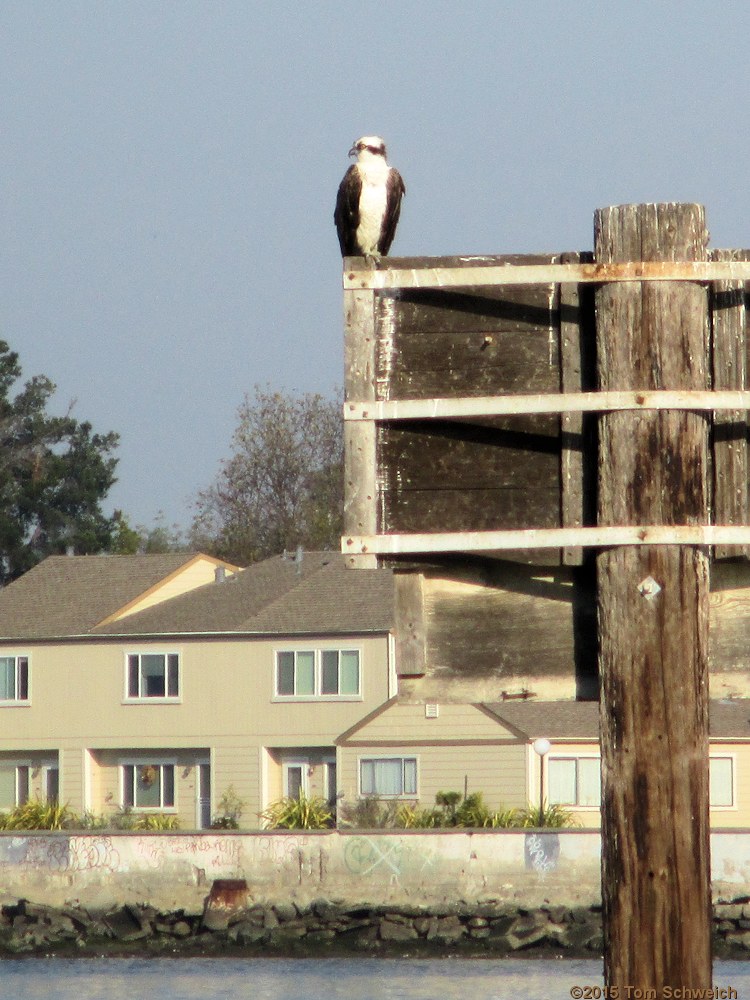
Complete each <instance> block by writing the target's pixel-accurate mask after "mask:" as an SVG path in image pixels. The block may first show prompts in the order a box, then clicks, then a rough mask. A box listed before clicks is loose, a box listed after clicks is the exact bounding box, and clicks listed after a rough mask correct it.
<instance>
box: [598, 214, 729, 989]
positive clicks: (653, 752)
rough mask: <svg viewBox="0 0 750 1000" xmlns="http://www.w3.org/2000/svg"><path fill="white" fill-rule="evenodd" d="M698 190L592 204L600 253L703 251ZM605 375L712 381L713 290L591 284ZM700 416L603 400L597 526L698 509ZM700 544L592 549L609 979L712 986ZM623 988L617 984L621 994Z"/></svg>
mask: <svg viewBox="0 0 750 1000" xmlns="http://www.w3.org/2000/svg"><path fill="white" fill-rule="evenodd" d="M706 241H707V233H706V230H705V219H704V212H703V209H702V207H701V206H699V205H684V204H663V205H624V206H616V207H610V208H605V209H601V210H599V211H598V212H597V213H596V216H595V254H596V260H597V261H598V262H618V261H632V260H647V261H648V260H659V261H663V260H688V261H692V260H705V259H706V257H707V247H706ZM596 324H597V331H596V338H597V366H598V379H599V388H600V389H708V388H710V385H709V375H708V372H709V365H708V294H707V290H706V288H705V287H703V286H701V285H698V284H693V283H687V282H682V283H678V282H671V283H670V282H666V281H665V282H654V283H641V284H639V283H612V284H609V285H603V286H601V287H600V288H599V289H598V290H597V292H596ZM708 449H709V415H708V414H705V413H703V414H701V413H696V412H685V411H662V412H649V413H608V414H604V415H602V417H601V418H600V426H599V498H598V507H599V509H598V517H599V524H600V525H616V524H678V525H679V524H701V523H703V524H707V523H708V476H709V468H708V456H709V451H708ZM708 586H709V585H708V554H707V552H706V551H705V550H703V549H701V548H699V547H696V546H677V545H664V546H650V547H649V546H647V547H636V548H627V547H619V548H617V547H615V548H611V549H608V550H604V551H601V552H600V553H599V555H598V557H597V593H598V614H599V671H600V678H601V714H600V719H601V744H602V792H603V797H602V901H603V915H604V970H605V982H606V983H607V985H608V986H617V987H620V989H621V990H625V988H626V987H631V988H638V989H654V990H656V993H655V994H654V995H656V996H661V995H662V990H663V988H664V987H665V986H672V987H675V986H680V985H684V986H688V987H692V988H700V987H705V988H708V987H710V986H711V886H710V848H709V828H708ZM620 995H621V996H624V995H625V994H624V992H622V993H621V994H620Z"/></svg>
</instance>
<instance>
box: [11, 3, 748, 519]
mask: <svg viewBox="0 0 750 1000" xmlns="http://www.w3.org/2000/svg"><path fill="white" fill-rule="evenodd" d="M749 37H750V5H746V4H743V3H738V2H734V3H728V2H723V0H713V2H712V3H708V2H703V3H698V2H696V0H681V2H679V3H673V2H658V0H649V2H642V0H627V2H620V3H615V2H610V3H606V2H605V3H602V2H601V0H598V2H596V3H589V2H580V3H576V2H575V0H573V2H572V3H565V4H564V3H560V2H559V0H555V2H549V0H544V2H534V0H523V2H515V0H514V2H508V3H503V2H502V0H482V2H474V3H471V2H467V3H463V4H457V3H455V2H454V3H442V2H439V0H435V2H409V0H396V2H392V0H379V2H377V3H371V2H370V3H357V2H356V0H350V2H349V3H346V4H345V3H329V2H325V0H317V2H315V3H310V4H303V3H299V2H295V3H284V2H278V0H277V2H274V3H253V2H250V0H245V2H239V0H211V2H209V0H204V2H199V0H172V2H166V0H147V2H139V0H99V2H93V0H90V2H77V0H20V2H17V0H0V92H1V93H2V101H1V102H0V149H1V153H0V185H1V186H2V198H1V199H0V206H1V207H0V213H1V215H0V288H1V292H2V294H0V338H3V339H5V340H7V341H8V342H9V343H10V345H11V346H12V347H13V349H15V350H17V351H18V352H19V354H20V359H21V363H22V365H23V367H24V374H25V375H26V376H30V375H32V374H37V373H43V374H46V375H49V376H50V377H51V378H52V379H54V381H56V382H57V385H58V393H57V396H56V397H55V409H56V410H58V411H64V410H65V409H66V408H67V405H68V403H69V402H70V401H71V400H76V405H75V410H74V414H75V415H76V416H77V417H78V419H79V420H89V421H91V423H92V424H93V426H94V429H95V430H97V431H101V432H105V431H109V430H115V431H117V432H118V433H119V434H120V435H121V445H120V449H119V456H120V464H119V468H118V474H119V481H118V483H117V485H116V486H115V488H114V489H113V491H112V493H111V495H110V502H109V503H108V505H107V507H108V509H111V508H112V507H114V506H116V507H120V508H122V509H123V510H124V511H125V513H126V514H127V515H128V517H129V519H130V520H131V523H134V524H146V525H148V524H150V523H152V522H153V520H154V518H155V517H156V515H157V513H158V512H159V511H163V512H164V513H165V515H166V518H167V520H168V521H169V522H172V521H176V522H178V523H181V524H183V525H187V524H188V523H189V521H190V517H191V507H190V504H191V500H192V498H194V496H195V494H196V493H197V491H198V490H199V489H200V488H201V487H204V486H206V485H208V484H209V483H210V482H211V481H212V479H213V477H214V476H215V473H216V471H217V469H218V464H219V461H220V459H221V458H222V457H225V456H226V455H227V454H228V453H229V448H230V441H231V435H232V432H233V430H234V427H235V424H236V411H237V407H238V406H239V404H240V402H241V401H242V397H243V395H244V393H245V392H248V391H250V392H251V391H252V389H253V386H254V385H255V384H256V383H260V384H262V385H265V384H270V385H271V386H272V387H274V388H279V389H282V390H284V391H289V392H293V393H304V392H322V393H325V394H330V393H331V392H332V391H333V390H334V388H335V387H336V386H339V385H340V384H341V382H342V367H343V362H342V323H341V262H340V257H339V251H338V243H337V241H336V235H335V231H334V228H333V221H332V213H333V204H334V199H335V193H336V187H337V185H338V182H339V180H340V178H341V176H342V174H343V172H344V170H345V169H346V167H347V165H348V160H347V156H346V154H347V151H348V149H349V147H350V145H351V143H352V141H353V140H354V139H355V138H357V137H358V136H359V135H361V134H363V133H377V134H380V135H383V136H384V137H385V138H386V141H387V142H388V148H389V155H390V159H391V162H392V163H394V164H395V165H396V166H397V167H398V168H399V169H400V170H401V172H402V174H403V176H404V179H405V181H406V186H407V195H406V199H405V202H404V206H403V210H402V216H401V224H400V228H399V232H398V235H397V237H396V242H395V244H394V247H393V250H392V253H393V254H396V255H399V254H404V255H409V254H415V255H417V254H418V255H432V254H434V255H439V254H449V253H510V252H533V251H562V250H583V249H590V248H591V245H592V217H593V212H594V210H595V209H596V208H598V207H601V206H604V205H610V204H617V203H621V202H640V201H697V202H701V203H703V204H705V206H706V210H707V216H708V221H709V228H710V230H711V236H712V239H711V242H712V245H713V246H734V247H747V246H750V184H749V183H748V173H749V168H748V164H749V163H750V129H749V128H748V114H747V99H748V94H750V86H748V84H749V80H748V76H749V74H750V71H749V70H748V66H750V52H749V51H748V38H749Z"/></svg>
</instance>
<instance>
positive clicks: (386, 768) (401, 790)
mask: <svg viewBox="0 0 750 1000" xmlns="http://www.w3.org/2000/svg"><path fill="white" fill-rule="evenodd" d="M359 794H360V795H377V796H379V797H384V798H385V797H393V798H395V797H399V796H400V797H402V798H404V797H407V796H408V797H410V798H413V797H414V796H416V795H417V758H416V757H360V760H359Z"/></svg>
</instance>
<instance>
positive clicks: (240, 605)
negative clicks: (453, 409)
mask: <svg viewBox="0 0 750 1000" xmlns="http://www.w3.org/2000/svg"><path fill="white" fill-rule="evenodd" d="M392 628H393V578H392V574H391V573H390V572H389V571H388V570H375V569H373V570H356V571H353V570H348V569H347V568H346V567H345V566H344V560H343V558H342V557H341V556H339V555H337V554H332V553H320V552H308V553H304V554H303V555H302V556H301V557H300V558H290V557H276V558H274V559H269V560H266V561H265V562H262V563H259V564H256V565H255V566H252V567H250V568H249V569H246V570H239V569H238V568H237V567H236V566H231V565H229V564H227V563H224V562H221V561H220V560H216V559H212V558H210V557H208V556H204V555H195V554H183V553H180V554H169V555H152V556H91V557H75V556H71V557H65V556H61V557H53V558H50V559H47V560H46V561H45V562H43V563H41V564H40V565H39V566H37V567H36V568H35V569H33V570H32V571H31V572H29V573H27V574H26V575H25V576H24V577H22V578H21V579H19V580H17V581H16V582H15V583H13V584H11V585H10V586H9V587H7V588H6V589H5V590H3V591H2V592H0V720H1V724H0V809H7V808H9V807H12V806H13V805H14V804H17V803H19V802H21V801H23V800H24V799H26V798H27V797H29V796H32V797H33V796H38V797H40V798H48V799H59V800H60V801H63V802H66V803H68V804H69V805H70V806H71V808H72V809H74V810H75V811H76V812H79V813H82V812H85V811H90V812H92V813H94V814H97V815H98V814H106V813H111V812H116V811H118V810H120V809H122V808H123V807H130V808H132V809H133V810H135V811H138V812H146V813H148V812H160V813H171V814H175V815H176V816H177V817H178V818H179V821H180V826H181V827H183V828H195V827H197V828H202V827H206V826H208V825H209V824H210V822H211V821H212V819H213V817H215V816H216V815H217V813H218V812H219V811H220V801H221V799H222V797H223V796H224V795H225V793H227V792H228V791H229V790H230V789H232V790H233V792H234V793H235V794H236V796H237V797H238V798H239V799H241V800H242V801H243V802H244V810H243V816H242V820H241V825H242V826H243V827H249V828H252V827H257V826H258V825H259V823H260V820H259V815H258V814H259V813H260V812H261V811H262V810H263V809H264V808H265V807H266V806H267V805H268V804H269V803H270V802H272V801H274V800H275V799H278V798H280V797H282V796H286V795H292V796H296V795H297V794H298V792H299V791H304V792H306V793H308V794H310V795H319V796H322V797H324V798H326V799H328V800H330V801H332V802H333V801H334V800H335V799H339V800H342V799H343V802H344V803H345V804H347V805H350V804H352V803H354V802H356V800H357V799H359V798H361V797H364V796H368V795H376V796H379V797H381V798H385V799H391V800H397V801H407V802H419V803H420V804H421V805H422V806H432V805H433V804H434V802H435V796H436V794H437V793H438V792H440V791H457V792H460V793H462V794H463V793H466V792H477V791H481V792H482V793H483V795H484V797H485V801H486V802H487V804H488V805H489V806H490V807H491V808H500V807H510V806H525V805H526V804H527V803H529V802H531V803H536V802H538V801H539V797H540V795H543V796H544V798H545V799H546V800H547V801H549V802H559V803H560V804H562V805H564V806H566V807H568V808H570V809H571V810H572V811H573V812H574V814H575V816H576V818H577V820H578V821H579V822H580V823H581V825H583V826H586V827H595V826H598V825H599V812H600V803H599V778H600V772H599V766H600V765H599V742H598V706H597V705H596V703H594V702H580V701H579V702H576V701H572V700H569V701H547V702H544V701H537V700H535V699H533V700H527V701H516V700H512V699H511V700H505V701H501V700H498V701H490V702H484V703H479V702H477V703H473V702H471V701H470V700H468V699H467V698H466V691H465V688H466V683H467V679H466V678H461V677H458V678H457V680H456V683H455V685H454V684H452V683H450V681H449V682H447V683H445V684H443V685H442V686H441V690H440V696H439V700H438V699H437V698H436V697H435V692H434V690H433V688H425V690H424V691H423V692H422V691H420V685H421V684H422V683H423V681H422V680H421V679H419V678H411V679H410V680H409V681H408V683H407V682H406V681H404V680H403V679H402V678H400V677H399V671H398V666H399V664H397V663H396V652H395V650H396V649H397V644H396V643H395V642H394V638H393V635H392ZM399 685H400V686H401V688H402V690H399ZM484 694H485V691H484V689H482V695H484ZM499 695H500V692H499V691H498V692H497V697H498V698H499ZM480 697H481V695H480ZM539 738H544V739H546V740H549V742H550V748H549V751H548V753H546V754H545V755H544V757H543V758H540V757H539V755H538V754H537V753H535V751H534V748H533V745H534V742H535V740H537V739H539ZM710 767H711V817H712V823H713V825H714V826H722V827H727V826H730V827H740V826H748V825H750V777H749V776H750V701H747V700H744V699H734V700H727V701H724V702H721V701H714V702H712V704H711V762H710Z"/></svg>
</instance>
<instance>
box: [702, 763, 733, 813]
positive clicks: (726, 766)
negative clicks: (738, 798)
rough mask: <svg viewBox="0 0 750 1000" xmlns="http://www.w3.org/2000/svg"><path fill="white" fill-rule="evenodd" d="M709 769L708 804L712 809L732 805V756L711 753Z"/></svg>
mask: <svg viewBox="0 0 750 1000" xmlns="http://www.w3.org/2000/svg"><path fill="white" fill-rule="evenodd" d="M708 769H709V785H708V787H709V805H710V806H711V808H712V809H731V808H733V807H734V804H735V802H734V757H731V756H727V757H719V756H716V757H715V756H713V755H711V756H710V757H709V759H708Z"/></svg>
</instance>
